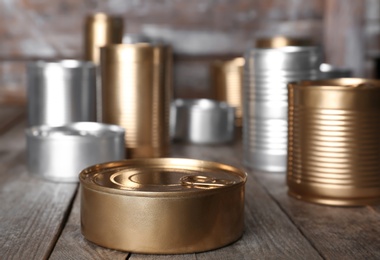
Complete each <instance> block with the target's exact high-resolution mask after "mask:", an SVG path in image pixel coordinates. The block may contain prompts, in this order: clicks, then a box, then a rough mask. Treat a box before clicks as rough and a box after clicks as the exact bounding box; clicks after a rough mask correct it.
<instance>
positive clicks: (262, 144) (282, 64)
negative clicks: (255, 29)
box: [243, 41, 321, 172]
mask: <svg viewBox="0 0 380 260" xmlns="http://www.w3.org/2000/svg"><path fill="white" fill-rule="evenodd" d="M291 42H292V41H289V43H291ZM285 43H287V42H285ZM285 43H284V44H285ZM260 44H261V45H262V44H263V43H260ZM260 44H259V46H260ZM266 44H267V43H266ZM265 46H266V45H265ZM270 46H271V45H270ZM274 46H277V45H276V44H275V45H274ZM320 60H321V50H320V48H318V47H316V46H285V47H283V46H282V45H280V47H279V48H256V49H251V50H249V51H248V52H247V53H246V57H245V61H246V63H245V70H244V87H243V104H244V105H243V108H244V109H243V115H244V117H243V149H244V163H245V165H246V166H248V167H251V168H255V169H258V170H263V171H273V172H284V171H285V170H286V153H287V107H288V104H287V102H288V96H287V84H288V83H289V82H293V81H299V80H302V79H317V78H318V77H319V66H320V63H321V61H320Z"/></svg>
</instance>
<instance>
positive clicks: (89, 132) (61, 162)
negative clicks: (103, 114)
mask: <svg viewBox="0 0 380 260" xmlns="http://www.w3.org/2000/svg"><path fill="white" fill-rule="evenodd" d="M123 139H124V129H122V128H121V127H118V126H116V125H105V124H100V123H95V122H79V123H72V124H68V125H65V126H59V127H49V126H34V127H30V128H27V129H26V140H27V149H26V150H27V159H28V160H27V161H28V170H29V172H30V173H31V174H33V175H34V176H38V177H41V178H43V179H45V180H49V181H58V182H77V181H79V179H78V175H79V172H80V171H81V170H83V169H84V168H85V167H88V166H90V165H94V164H97V163H103V162H108V161H115V160H121V159H123V158H124V157H125V154H124V153H125V150H124V142H123Z"/></svg>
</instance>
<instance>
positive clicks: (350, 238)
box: [256, 173, 380, 259]
mask: <svg viewBox="0 0 380 260" xmlns="http://www.w3.org/2000/svg"><path fill="white" fill-rule="evenodd" d="M256 175H257V176H258V177H257V178H258V179H259V180H260V182H261V183H262V184H263V185H264V186H265V187H266V189H267V191H268V192H269V193H270V194H271V195H272V196H273V198H274V199H275V200H276V201H277V203H278V204H279V205H280V207H281V208H282V209H283V210H284V211H285V212H286V214H287V215H288V216H289V217H290V219H292V221H293V222H294V224H295V225H297V226H298V227H299V229H300V231H301V232H302V233H303V234H304V235H305V236H306V237H307V238H308V239H309V241H310V242H311V243H312V244H313V245H314V247H315V248H316V249H317V250H318V251H319V252H320V253H321V255H322V256H323V257H324V258H326V259H380V215H379V214H378V213H377V212H375V211H374V210H373V208H372V207H349V208H342V207H330V206H322V205H316V204H311V203H306V202H303V201H298V200H295V199H292V198H290V197H288V196H287V194H286V192H287V188H286V185H285V179H284V175H281V174H271V173H256Z"/></svg>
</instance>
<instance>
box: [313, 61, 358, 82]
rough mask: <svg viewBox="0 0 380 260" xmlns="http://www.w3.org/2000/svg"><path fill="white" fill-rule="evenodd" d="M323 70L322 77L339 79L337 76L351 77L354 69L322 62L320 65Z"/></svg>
mask: <svg viewBox="0 0 380 260" xmlns="http://www.w3.org/2000/svg"><path fill="white" fill-rule="evenodd" d="M319 70H320V71H321V76H320V79H337V78H350V77H352V71H351V70H350V69H348V68H338V67H335V66H333V65H331V64H328V63H322V64H321V66H320V67H319Z"/></svg>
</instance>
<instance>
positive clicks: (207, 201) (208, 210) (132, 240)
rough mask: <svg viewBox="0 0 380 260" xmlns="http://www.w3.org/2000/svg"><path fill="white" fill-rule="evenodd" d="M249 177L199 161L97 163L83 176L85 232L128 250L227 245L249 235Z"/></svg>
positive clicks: (171, 250)
mask: <svg viewBox="0 0 380 260" xmlns="http://www.w3.org/2000/svg"><path fill="white" fill-rule="evenodd" d="M246 178H247V175H246V173H245V172H244V171H242V170H240V169H237V168H235V167H232V166H229V165H225V164H219V163H215V162H208V161H200V160H191V159H176V158H160V159H133V160H124V161H119V162H111V163H105V164H100V165H95V166H92V167H89V168H87V169H85V170H83V171H82V172H81V174H80V182H81V231H82V234H83V235H84V237H85V238H86V239H88V240H89V241H91V242H93V243H95V244H97V245H100V246H104V247H108V248H112V249H117V250H123V251H128V252H137V253H152V254H182V253H193V252H200V251H206V250H212V249H215V248H218V247H222V246H225V245H227V244H230V243H232V242H234V241H236V240H237V239H239V238H240V237H241V236H242V234H243V229H244V193H245V190H244V185H245V182H246ZM221 202H223V203H221ZM105 213H107V214H105ZM142 216H143V217H142ZM158 234H159V235H158Z"/></svg>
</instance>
